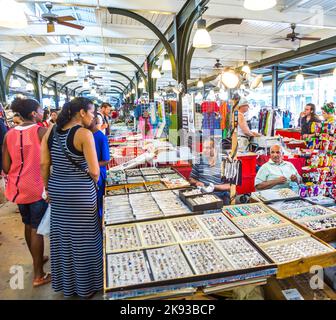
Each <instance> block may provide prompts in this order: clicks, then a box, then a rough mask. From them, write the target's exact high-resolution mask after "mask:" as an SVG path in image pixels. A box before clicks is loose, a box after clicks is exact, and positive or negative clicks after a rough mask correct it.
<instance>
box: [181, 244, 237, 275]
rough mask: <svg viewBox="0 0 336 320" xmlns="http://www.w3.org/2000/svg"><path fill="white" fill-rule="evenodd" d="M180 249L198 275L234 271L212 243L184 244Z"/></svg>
mask: <svg viewBox="0 0 336 320" xmlns="http://www.w3.org/2000/svg"><path fill="white" fill-rule="evenodd" d="M182 249H183V251H184V252H185V254H186V256H187V258H188V260H189V262H190V263H191V265H192V267H193V269H194V271H195V273H196V274H198V275H200V274H209V273H216V272H225V271H229V270H233V269H234V267H233V266H232V265H231V263H230V262H229V261H228V260H227V259H226V258H225V257H224V255H223V254H222V253H221V251H220V250H219V249H218V248H217V247H216V245H215V244H214V242H213V241H204V242H195V243H190V244H184V245H182Z"/></svg>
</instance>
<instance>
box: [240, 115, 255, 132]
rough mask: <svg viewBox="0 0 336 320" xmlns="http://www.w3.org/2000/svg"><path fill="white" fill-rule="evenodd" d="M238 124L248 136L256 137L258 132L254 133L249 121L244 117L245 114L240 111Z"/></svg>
mask: <svg viewBox="0 0 336 320" xmlns="http://www.w3.org/2000/svg"><path fill="white" fill-rule="evenodd" d="M238 125H239V126H240V128H241V130H242V131H243V133H244V135H246V136H248V137H254V136H256V134H254V133H253V132H252V131H251V130H250V128H249V127H248V125H247V122H246V120H245V118H244V116H243V115H242V114H241V113H238Z"/></svg>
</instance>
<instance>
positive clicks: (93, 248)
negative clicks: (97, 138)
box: [41, 98, 103, 297]
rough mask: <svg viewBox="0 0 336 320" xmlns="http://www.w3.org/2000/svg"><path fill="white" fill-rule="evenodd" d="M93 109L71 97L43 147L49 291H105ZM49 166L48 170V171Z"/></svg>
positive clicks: (86, 294)
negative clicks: (49, 260) (49, 271)
mask: <svg viewBox="0 0 336 320" xmlns="http://www.w3.org/2000/svg"><path fill="white" fill-rule="evenodd" d="M93 118H94V105H93V103H92V102H91V101H90V100H88V99H86V98H75V99H73V100H71V101H70V102H69V103H66V104H65V105H64V106H63V109H62V111H61V113H60V114H59V116H58V119H57V122H56V126H53V127H55V129H53V128H49V131H48V132H47V134H46V136H45V138H44V139H43V142H42V158H41V169H42V177H43V179H44V183H45V186H46V189H47V192H48V197H49V199H50V204H51V216H50V217H51V220H50V253H51V275H52V288H53V289H54V290H55V291H62V292H63V294H64V296H72V295H75V294H77V295H79V296H81V297H90V296H92V295H93V294H94V293H95V292H96V291H99V290H101V289H102V287H103V263H102V261H103V254H102V238H101V233H100V227H99V223H98V215H97V193H96V189H95V183H96V182H97V181H98V178H99V165H98V160H97V155H96V150H95V144H94V139H93V135H92V133H91V132H90V131H89V130H88V129H85V127H88V126H89V125H90V124H91V122H92V120H93ZM51 165H52V170H50V169H51V168H50V167H51Z"/></svg>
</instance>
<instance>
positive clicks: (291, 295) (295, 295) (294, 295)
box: [282, 289, 304, 300]
mask: <svg viewBox="0 0 336 320" xmlns="http://www.w3.org/2000/svg"><path fill="white" fill-rule="evenodd" d="M282 293H283V295H284V296H285V298H286V299H287V300H304V299H303V297H302V296H301V294H300V292H299V291H298V290H297V289H288V290H282Z"/></svg>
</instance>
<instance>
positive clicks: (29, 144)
mask: <svg viewBox="0 0 336 320" xmlns="http://www.w3.org/2000/svg"><path fill="white" fill-rule="evenodd" d="M11 108H12V110H13V111H14V112H18V113H19V114H20V115H21V117H22V118H23V123H22V124H21V125H18V126H16V127H14V128H13V129H11V130H9V131H8V133H7V135H6V136H5V140H4V145H3V171H4V173H6V174H7V175H8V182H7V186H6V191H5V195H6V198H7V199H8V200H9V201H11V202H14V203H16V204H18V207H19V211H20V213H21V216H22V222H23V223H24V225H25V239H26V243H27V246H28V248H29V251H30V253H31V255H32V258H33V266H34V280H33V286H34V287H37V286H40V285H43V284H46V283H48V282H50V280H51V277H50V274H46V273H45V272H44V271H43V263H45V262H46V261H47V260H48V257H43V251H44V243H43V236H41V235H39V234H37V233H36V231H37V228H38V225H39V224H40V222H41V219H42V217H43V215H44V213H45V211H46V209H47V207H48V204H47V203H46V202H45V201H44V200H43V199H42V193H43V180H42V177H41V174H40V154H41V152H40V151H41V140H42V137H43V136H44V134H45V133H46V130H47V129H46V128H41V127H39V126H38V125H37V124H36V122H37V121H40V120H41V119H42V109H41V107H40V105H39V103H38V102H37V101H35V100H33V99H20V98H17V99H15V100H14V101H13V102H12V105H11Z"/></svg>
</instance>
